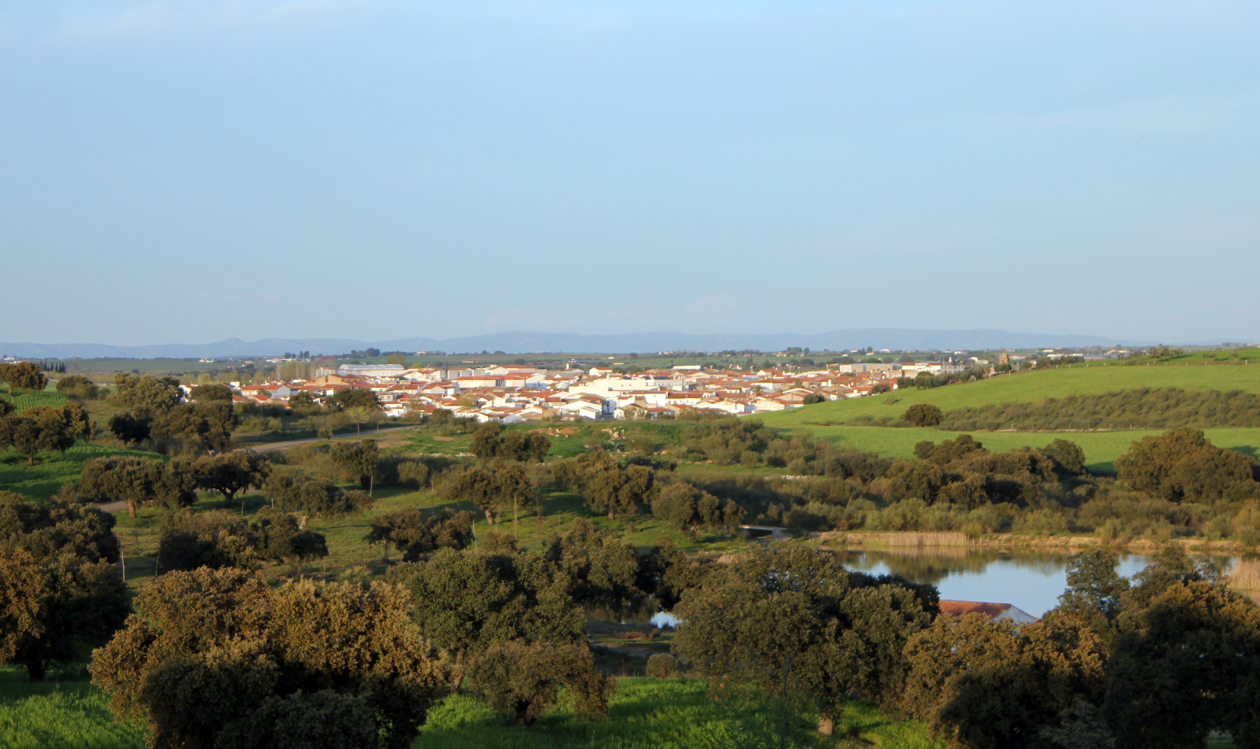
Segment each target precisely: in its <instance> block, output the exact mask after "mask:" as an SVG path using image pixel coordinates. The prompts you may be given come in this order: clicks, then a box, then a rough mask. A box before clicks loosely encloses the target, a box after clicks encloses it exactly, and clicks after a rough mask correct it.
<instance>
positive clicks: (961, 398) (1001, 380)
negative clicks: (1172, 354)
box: [763, 362, 1260, 427]
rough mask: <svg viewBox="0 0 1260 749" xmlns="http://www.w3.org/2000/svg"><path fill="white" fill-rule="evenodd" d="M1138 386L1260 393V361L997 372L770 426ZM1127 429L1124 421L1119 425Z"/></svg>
mask: <svg viewBox="0 0 1260 749" xmlns="http://www.w3.org/2000/svg"><path fill="white" fill-rule="evenodd" d="M1135 388H1181V389H1182V390H1225V391H1228V390H1241V391H1243V392H1247V393H1260V363H1257V364H1256V365H1251V364H1246V365H1233V366H1204V365H1202V364H1196V365H1193V366H1187V365H1183V364H1177V363H1175V362H1170V363H1167V364H1151V365H1150V366H1106V367H1104V366H1088V367H1087V366H1071V367H1060V368H1056V369H1049V370H1041V371H1031V372H1019V373H1016V374H1006V375H999V376H997V377H991V378H989V379H986V380H978V381H976V382H967V383H958V384H954V385H946V386H944V387H938V388H931V389H928V390H909V389H907V390H898V391H895V392H891V393H884V394H882V395H877V396H872V397H869V398H854V399H851V400H844V401H831V402H827V403H818V404H815V405H813V406H808V407H805V408H800V409H796V410H793V411H786V412H780V413H775V414H769V415H767V416H765V417H764V418H763V421H764V422H765V423H766V425H767V426H784V427H791V426H801V425H804V424H831V423H835V424H849V423H853V422H855V421H857V420H858V419H862V418H863V417H866V418H871V419H880V418H882V417H889V418H890V419H892V420H894V421H895V420H900V419H901V415H902V414H903V413H904V412H905V410H906V409H907V408H909V407H910V406H911V405H913V404H915V403H932V404H935V405H936V406H939V407H940V409H941V410H942V411H952V410H954V409H956V408H974V407H979V406H990V405H995V404H998V403H1012V402H1028V403H1035V402H1038V401H1043V400H1046V399H1049V398H1065V397H1067V396H1069V395H1095V394H1102V393H1110V392H1115V391H1118V390H1132V389H1135ZM1117 427H1123V425H1122V424H1121V425H1117Z"/></svg>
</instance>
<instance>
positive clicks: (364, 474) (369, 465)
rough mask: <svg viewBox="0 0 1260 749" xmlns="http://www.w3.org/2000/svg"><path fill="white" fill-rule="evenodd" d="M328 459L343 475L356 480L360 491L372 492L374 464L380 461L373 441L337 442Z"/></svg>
mask: <svg viewBox="0 0 1260 749" xmlns="http://www.w3.org/2000/svg"><path fill="white" fill-rule="evenodd" d="M328 457H329V458H331V459H332V462H333V465H335V466H337V468H339V469H340V470H341V471H342V473H343V474H345V475H346V476H347V477H352V478H354V479H355V480H357V481H358V482H359V488H360V489H363V490H364V491H367V492H370V491H372V488H373V485H374V482H375V476H376V464H377V463H378V462H380V459H381V457H380V451H379V450H378V449H377V447H376V441H375V440H363V441H362V442H338V443H337V444H335V445H333V448H332V451H331V452H330V453H329V454H328Z"/></svg>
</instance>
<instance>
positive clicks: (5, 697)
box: [0, 669, 943, 749]
mask: <svg viewBox="0 0 1260 749" xmlns="http://www.w3.org/2000/svg"><path fill="white" fill-rule="evenodd" d="M617 681H618V686H619V688H618V690H617V693H616V694H615V695H614V696H613V698H612V700H611V703H610V705H609V714H608V720H606V721H601V722H598V723H587V722H584V721H581V720H578V719H577V717H576V716H575V715H574V713H573V706H572V703H571V702H567V701H565V702H563V703H562V704H561V705H560V706H559V708H558V709H557V710H556V711H555V712H553V713H552V714H551V715H548V716H546V717H545V718H543V719H541V720H540V721H539V722H538V723H536V724H535V725H534V726H532V727H530V728H524V727H519V726H516V725H513V724H511V723H510V722H509V721H507V720H506V718H505V716H504V715H502V714H500V713H496V712H494V711H493V710H491V709H489V708H488V707H487V706H486V705H485V703H483V702H482V701H481V700H480V699H478V698H477V697H475V696H473V695H470V694H455V695H451V696H450V697H448V698H447V699H445V700H444V701H443V702H442V703H440V704H438V705H436V706H435V707H434V708H433V709H432V710H430V711H429V720H428V723H427V725H426V726H425V727H424V730H423V733H422V734H421V735H420V738H419V739H417V740H416V742H415V743H414V744H413V745H412V746H413V747H415V749H429V748H430V747H443V749H463V748H464V747H469V748H470V749H471V748H474V747H475V748H476V749H534V748H535V747H537V748H538V749H549V748H552V747H579V746H580V747H590V746H597V747H610V748H614V749H638V748H639V747H643V748H644V749H647V748H648V747H651V748H652V749H674V748H676V749H692V748H695V747H714V748H715V749H716V747H723V749H725V748H726V747H738V746H749V745H750V744H749V743H748V742H747V738H748V737H749V734H754V735H755V734H756V733H757V732H758V730H759V729H761V728H762V727H764V726H765V725H766V724H767V722H768V714H767V713H768V711H767V709H766V708H764V707H753V708H752V709H749V710H746V711H744V712H743V713H742V714H736V713H734V712H732V711H730V710H727V709H724V708H722V707H721V706H717V705H714V704H713V703H712V702H711V701H710V700H709V699H708V697H707V696H706V695H705V687H704V682H702V681H699V680H695V679H669V680H663V679H648V678H619V679H618V680H617ZM800 718H801V720H802V722H803V723H804V722H806V721H807V720H808V716H806V715H802V716H800ZM836 729H837V730H836V734H837V739H833V740H832V741H829V742H826V743H821V742H820V743H819V745H820V746H846V745H864V746H885V747H897V748H898V749H919V748H920V747H922V748H923V749H929V748H935V747H941V746H943V745H941V744H937V743H934V742H932V741H930V740H928V738H927V729H926V726H924V724H922V723H919V722H916V721H905V722H898V721H892V720H889V719H887V718H884V717H882V716H881V715H880V714H879V713H878V711H876V710H874V709H872V708H870V707H868V706H865V705H858V704H854V705H851V706H850V707H849V708H848V709H847V710H846V711H845V714H844V718H843V719H842V720H841V721H839V722H838V725H837V726H836ZM845 740H848V741H849V742H850V744H845V743H842V742H843V741H845ZM758 745H759V744H758ZM143 746H144V736H143V733H142V732H141V731H140V730H139V729H137V728H136V727H134V726H129V725H125V724H120V723H115V722H113V719H112V716H111V715H110V713H109V709H108V708H107V707H106V700H105V696H104V695H103V694H102V693H101V692H100V691H99V690H97V689H96V687H94V686H92V684H91V683H90V682H87V681H54V680H50V681H48V682H46V683H43V684H31V683H29V682H27V681H26V679H25V676H24V675H23V674H22V673H21V672H19V671H17V670H15V669H0V749H37V748H40V747H76V748H80V749H140V748H141V747H143Z"/></svg>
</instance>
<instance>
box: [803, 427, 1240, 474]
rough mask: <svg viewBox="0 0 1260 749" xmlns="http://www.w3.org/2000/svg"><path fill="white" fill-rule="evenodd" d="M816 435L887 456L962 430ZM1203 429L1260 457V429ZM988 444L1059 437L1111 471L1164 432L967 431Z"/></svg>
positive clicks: (1093, 466) (909, 453) (1030, 443)
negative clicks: (1139, 444) (1133, 447)
mask: <svg viewBox="0 0 1260 749" xmlns="http://www.w3.org/2000/svg"><path fill="white" fill-rule="evenodd" d="M800 428H802V429H808V430H809V431H810V432H811V433H812V434H813V435H814V436H815V437H818V438H821V439H825V440H828V441H830V442H834V443H836V444H837V445H839V446H841V447H848V448H855V449H860V450H867V451H870V452H874V453H877V454H879V455H880V456H883V457H887V458H913V457H914V446H915V445H916V444H917V443H919V442H922V441H923V440H929V441H931V442H942V441H944V440H947V439H953V438H955V437H957V436H958V435H959V434H963V432H945V431H941V430H940V429H930V428H913V427H869V426H809V427H800ZM1203 433H1204V434H1205V435H1207V437H1208V439H1210V440H1211V441H1212V443H1213V444H1214V445H1217V446H1219V447H1225V448H1229V449H1231V450H1238V451H1239V452H1243V453H1246V454H1248V455H1250V456H1252V457H1253V458H1254V457H1258V455H1257V454H1258V452H1260V429H1205V430H1203ZM968 434H971V435H972V436H974V437H975V438H976V439H977V440H979V441H980V443H981V444H983V445H984V446H985V447H986V448H988V449H989V450H994V451H1002V450H1011V449H1013V448H1016V447H1025V446H1027V447H1042V446H1045V445H1048V444H1050V443H1051V442H1053V441H1054V440H1056V439H1064V440H1068V441H1070V442H1075V443H1076V444H1078V445H1080V446H1081V449H1082V450H1084V451H1085V461H1086V463H1087V464H1088V465H1089V468H1090V470H1092V471H1096V472H1102V473H1110V472H1111V471H1112V462H1113V461H1114V460H1115V459H1116V457H1117V456H1119V455H1122V454H1124V453H1126V452H1128V451H1129V446H1130V443H1132V442H1133V440H1138V439H1141V438H1143V437H1146V436H1148V435H1158V434H1162V432H1160V431H1158V430H1151V429H1135V430H1133V431H1127V430H1126V431H1116V432H968Z"/></svg>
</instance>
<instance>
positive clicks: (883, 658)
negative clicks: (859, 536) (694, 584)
mask: <svg viewBox="0 0 1260 749" xmlns="http://www.w3.org/2000/svg"><path fill="white" fill-rule="evenodd" d="M890 587H895V588H900V589H899V590H889V589H888V588H890ZM925 601H926V602H928V605H929V606H932V605H933V603H934V589H933V590H927V589H924V590H919V589H916V588H913V587H909V586H904V585H901V584H900V582H899V581H895V580H892V579H886V580H879V579H877V578H873V577H870V576H867V575H863V574H861V573H850V572H849V571H848V570H845V569H844V567H843V566H841V565H840V563H839V561H838V560H837V559H836V557H835V555H833V554H829V553H827V552H824V551H820V550H814V549H809V548H805V547H788V546H777V545H776V546H771V547H769V548H766V549H764V550H761V551H758V552H754V553H751V554H748V555H746V556H745V557H743V558H741V559H739V560H737V561H735V562H734V563H732V564H730V565H727V566H726V567H725V568H724V569H722V570H719V571H715V572H714V573H713V574H712V575H710V576H709V577H708V578H706V579H705V581H704V582H703V584H702V585H701V587H699V588H693V589H690V590H687V591H686V592H684V593H683V595H682V601H681V602H680V603H679V604H678V606H677V608H676V609H675V613H676V614H677V615H678V617H679V619H680V620H681V621H682V622H683V624H682V625H681V626H680V627H679V629H678V633H677V634H676V635H675V637H674V648H675V650H676V651H677V652H678V653H679V654H680V655H681V656H682V657H683V658H685V659H686V660H688V661H690V662H691V664H692V665H693V666H695V667H696V668H698V669H699V670H700V672H701V673H703V674H705V675H706V676H707V677H708V678H709V680H710V687H711V689H713V690H714V691H715V693H719V694H720V693H721V691H722V690H723V689H725V688H726V687H727V685H734V684H748V685H751V686H753V687H756V688H758V689H760V690H761V691H762V692H763V693H764V694H766V695H773V699H775V700H776V701H779V702H781V703H782V709H783V712H782V714H781V718H780V719H781V721H782V725H781V727H780V731H779V734H780V736H781V737H785V736H786V735H787V734H788V721H789V712H790V711H789V710H788V698H789V695H790V694H798V695H806V696H808V697H809V698H811V699H812V700H813V701H814V704H815V706H816V708H817V710H818V715H819V730H820V732H822V733H829V732H830V731H831V730H832V727H833V726H834V721H835V718H836V717H837V716H838V715H839V713H840V711H841V709H842V708H843V705H844V703H845V701H846V700H847V699H848V697H849V695H852V694H863V695H865V696H868V697H869V698H871V699H877V700H885V699H890V696H891V695H894V694H897V693H899V692H900V689H901V681H902V680H903V679H904V676H905V673H906V671H907V670H908V664H906V663H905V662H904V661H903V660H902V656H901V651H902V650H903V647H904V644H905V642H906V641H907V639H908V638H909V637H910V636H911V635H913V634H914V633H915V632H917V631H918V630H921V629H922V628H924V627H926V626H927V625H928V624H929V623H930V621H931V613H930V609H927V610H925V608H924V602H925Z"/></svg>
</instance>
